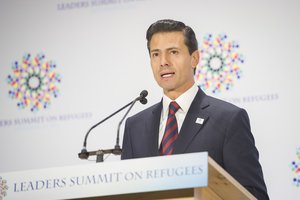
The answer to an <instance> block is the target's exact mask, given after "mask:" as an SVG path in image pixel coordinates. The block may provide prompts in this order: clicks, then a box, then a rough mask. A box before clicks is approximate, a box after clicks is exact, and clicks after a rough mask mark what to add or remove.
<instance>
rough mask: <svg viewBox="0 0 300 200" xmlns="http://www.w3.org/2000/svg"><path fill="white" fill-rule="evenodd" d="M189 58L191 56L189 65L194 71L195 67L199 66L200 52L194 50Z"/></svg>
mask: <svg viewBox="0 0 300 200" xmlns="http://www.w3.org/2000/svg"><path fill="white" fill-rule="evenodd" d="M191 56H192V60H191V64H192V67H193V68H194V69H195V68H196V67H197V65H198V64H199V60H200V52H199V51H198V50H196V51H194V52H193V53H192V55H191Z"/></svg>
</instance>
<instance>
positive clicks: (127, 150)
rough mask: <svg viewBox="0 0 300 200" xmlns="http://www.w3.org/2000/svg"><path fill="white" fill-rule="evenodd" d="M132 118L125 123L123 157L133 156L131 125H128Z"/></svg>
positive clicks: (123, 158)
mask: <svg viewBox="0 0 300 200" xmlns="http://www.w3.org/2000/svg"><path fill="white" fill-rule="evenodd" d="M129 121H130V118H128V119H127V120H126V123H125V130H124V136H123V145H122V154H121V159H122V160H125V159H130V158H132V157H133V155H132V146H131V140H130V128H129V127H130V126H129V125H128V124H129V123H130V122H129Z"/></svg>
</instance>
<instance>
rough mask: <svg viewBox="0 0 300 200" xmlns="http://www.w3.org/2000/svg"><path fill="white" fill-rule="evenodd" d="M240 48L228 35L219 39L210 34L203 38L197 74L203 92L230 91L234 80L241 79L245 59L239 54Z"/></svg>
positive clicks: (220, 36) (197, 80) (219, 36)
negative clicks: (229, 39)
mask: <svg viewBox="0 0 300 200" xmlns="http://www.w3.org/2000/svg"><path fill="white" fill-rule="evenodd" d="M238 48H239V44H238V43H237V42H236V41H228V37H227V35H226V34H219V35H218V36H217V37H213V35H212V34H208V35H206V36H205V37H204V38H203V42H202V44H201V46H200V48H199V50H200V52H201V60H200V62H199V64H198V66H197V69H196V73H195V79H196V82H197V84H198V85H199V86H200V87H201V88H202V89H203V90H205V91H211V92H212V93H219V92H221V91H223V90H229V89H231V88H232V87H233V85H234V80H235V79H240V78H241V75H242V70H241V64H243V63H244V57H243V55H242V54H240V53H238V52H237V50H238Z"/></svg>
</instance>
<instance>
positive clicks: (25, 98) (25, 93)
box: [7, 53, 61, 112]
mask: <svg viewBox="0 0 300 200" xmlns="http://www.w3.org/2000/svg"><path fill="white" fill-rule="evenodd" d="M55 68H56V64H55V62H53V61H46V60H45V55H44V54H43V53H40V54H37V55H36V56H35V57H34V58H33V57H32V56H31V54H29V53H26V54H24V56H23V58H22V60H21V61H20V62H18V61H15V62H14V63H13V64H12V74H11V75H8V77H7V83H8V84H9V86H10V88H11V89H10V90H9V92H8V93H9V96H10V97H11V98H12V99H15V100H17V101H18V102H17V106H18V107H19V108H20V109H25V108H30V110H31V111H32V112H36V111H38V110H40V109H42V108H44V109H46V108H48V107H49V106H50V104H51V98H52V97H54V98H56V97H58V95H59V88H58V86H57V85H58V84H59V83H60V82H61V77H60V75H59V74H58V73H57V72H55Z"/></svg>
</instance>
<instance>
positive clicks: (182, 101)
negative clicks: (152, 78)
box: [162, 83, 199, 116]
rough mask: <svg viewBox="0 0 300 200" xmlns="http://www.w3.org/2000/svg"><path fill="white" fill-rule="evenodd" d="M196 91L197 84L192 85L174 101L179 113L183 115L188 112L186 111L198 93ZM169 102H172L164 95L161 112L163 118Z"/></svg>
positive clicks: (166, 113) (166, 112)
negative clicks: (178, 107)
mask: <svg viewBox="0 0 300 200" xmlns="http://www.w3.org/2000/svg"><path fill="white" fill-rule="evenodd" d="M198 89H199V88H198V86H197V84H196V83H194V85H193V86H192V87H191V88H190V89H188V90H187V91H186V92H184V93H183V94H181V95H180V96H179V97H178V98H177V99H175V100H174V101H176V102H177V104H178V105H179V106H180V109H179V111H181V112H183V113H187V112H188V110H189V108H190V106H191V104H192V102H193V100H194V98H195V96H196V94H197V92H198ZM171 101H173V100H172V99H170V98H169V97H167V96H166V95H165V94H164V95H163V110H162V115H163V116H167V115H168V111H169V104H170V103H171Z"/></svg>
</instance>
